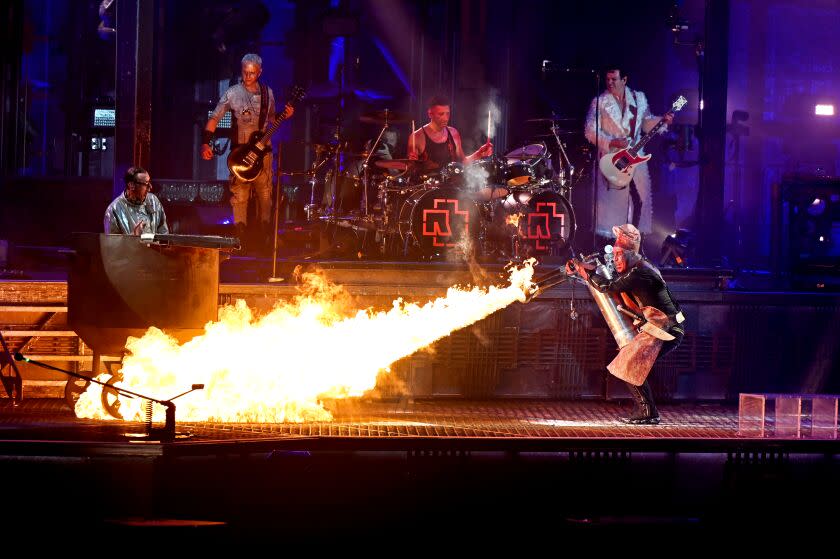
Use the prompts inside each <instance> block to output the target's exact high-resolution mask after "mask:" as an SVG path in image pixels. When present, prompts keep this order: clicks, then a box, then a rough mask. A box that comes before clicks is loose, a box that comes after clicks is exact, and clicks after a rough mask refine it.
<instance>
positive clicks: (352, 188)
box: [305, 110, 576, 261]
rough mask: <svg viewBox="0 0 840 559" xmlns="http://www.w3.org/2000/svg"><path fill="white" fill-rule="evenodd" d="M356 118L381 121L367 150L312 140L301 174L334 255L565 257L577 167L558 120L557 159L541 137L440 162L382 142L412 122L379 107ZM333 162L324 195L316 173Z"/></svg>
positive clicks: (310, 213) (310, 208) (314, 218)
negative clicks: (465, 159) (404, 154)
mask: <svg viewBox="0 0 840 559" xmlns="http://www.w3.org/2000/svg"><path fill="white" fill-rule="evenodd" d="M360 120H361V121H362V122H365V123H374V124H379V125H381V126H382V131H381V132H380V134H379V137H378V138H377V140H376V141H375V142H373V144H372V145H371V146H370V147H369V149H367V150H363V151H360V152H356V153H351V152H350V150H349V146H348V145H347V143H346V142H345V143H342V142H338V141H337V142H334V143H333V144H328V145H322V144H315V159H314V162H313V163H312V166H311V167H310V170H309V171H307V172H306V173H305V174H306V175H307V176H308V177H309V178H310V184H311V195H310V200H309V203H308V204H307V205H306V207H305V214H306V217H307V220H308V221H310V222H320V223H322V224H324V225H325V227H323V228H322V230H325V231H327V232H328V233H329V232H331V233H332V234H331V235H328V237H329V238H330V241H329V242H330V243H331V244H332V248H333V249H337V252H343V253H346V254H352V255H358V256H362V255H367V256H368V257H373V258H384V259H412V260H434V259H452V258H460V257H463V256H474V257H477V258H479V259H484V260H492V259H498V260H500V261H510V260H522V259H525V258H530V257H538V258H539V257H544V256H563V255H564V253H565V252H566V250H567V249H568V248H569V247H570V245H571V243H572V241H573V239H574V235H575V228H576V225H575V213H574V210H573V208H572V205H571V203H570V202H569V200H570V195H571V189H572V186H573V185H574V183H575V181H574V180H573V176H574V172H575V170H574V167H573V166H572V163H571V162H570V161H569V159H568V158H567V157H566V155H565V152H564V150H563V144H562V142H560V140H559V137H558V134H557V132H558V123H557V120H556V119H546V120H548V121H549V122H550V128H551V130H552V133H553V134H552V135H553V136H554V138H555V139H556V143H557V147H558V148H559V152H558V151H557V149H555V154H557V155H558V157H555V154H552V151H551V150H550V149H549V145H550V144H549V143H547V142H545V141H540V142H537V143H532V144H527V145H523V146H520V147H518V148H516V149H514V150H511V151H509V152H507V153H505V154H504V155H501V156H499V155H493V156H490V157H485V158H482V159H478V160H475V161H472V162H470V163H466V164H462V163H460V162H452V163H449V164H447V165H445V166H444V167H443V168H438V166H437V165H436V164H435V163H434V162H431V161H418V160H413V159H395V158H392V157H391V155H390V154H391V152H392V151H393V150H392V149H381V148H380V142H381V140H382V138H383V134H384V133H385V131H386V130H387V129H388V128H389V127H391V126H392V125H394V124H401V123H408V122H410V121H409V119H408V117H407V116H406V115H404V114H401V113H396V112H394V111H388V110H385V111H374V112H369V113H365V114H363V115H362V116H361V118H360ZM378 148H379V149H378ZM555 161H559V164H558V163H555ZM338 162H343V164H342V165H339V164H338ZM330 166H332V169H331V170H328V171H326V173H321V176H323V179H321V180H322V181H323V188H324V192H325V194H324V196H322V197H319V198H320V199H316V194H315V192H316V188H317V182H318V180H319V179H317V178H316V177H317V176H318V171H319V170H321V169H322V168H325V167H330ZM336 168H339V169H341V171H340V172H338V173H336V172H335V171H334V169H336Z"/></svg>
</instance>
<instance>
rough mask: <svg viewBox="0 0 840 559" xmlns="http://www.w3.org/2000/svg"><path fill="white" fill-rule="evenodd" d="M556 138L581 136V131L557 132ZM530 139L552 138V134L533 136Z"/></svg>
mask: <svg viewBox="0 0 840 559" xmlns="http://www.w3.org/2000/svg"><path fill="white" fill-rule="evenodd" d="M557 135H558V136H577V135H581V136H583V130H558V131H557ZM531 137H532V138H553V137H554V134H552V133H551V132H548V133H547V134H534V135H532V136H531Z"/></svg>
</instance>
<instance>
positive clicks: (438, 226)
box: [423, 198, 470, 247]
mask: <svg viewBox="0 0 840 559" xmlns="http://www.w3.org/2000/svg"><path fill="white" fill-rule="evenodd" d="M459 203H460V202H459V201H458V200H457V199H450V198H435V199H434V203H433V205H432V209H430V210H423V236H424V237H432V245H433V246H436V247H444V246H447V247H454V246H455V244H456V243H455V242H446V241H457V240H459V239H458V238H455V235H454V234H453V231H452V227H453V226H455V227H456V231H458V232H462V233H463V235H464V236H468V235H469V232H470V212H469V211H466V210H460V209H459ZM446 206H449V208H447V207H446ZM459 216H460V217H459ZM458 237H460V235H458Z"/></svg>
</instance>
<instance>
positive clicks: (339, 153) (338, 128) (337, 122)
mask: <svg viewBox="0 0 840 559" xmlns="http://www.w3.org/2000/svg"><path fill="white" fill-rule="evenodd" d="M336 77H337V79H338V116H336V118H335V135H334V138H335V141H336V147H335V163H334V165H333V175H332V183H333V184H332V203H331V204H330V205H331V210H332V215H331V217H332V218H335V216H336V214H337V213H338V208H336V207H335V199H336V197H337V196H338V195H339V192H338V185H339V182H338V173H339V171H340V170H341V156H342V154H343V153H344V146H343V142H342V140H341V120H342V119H343V118H344V65H343V64H339V65H338V75H337V76H336ZM341 203H342V204H343V203H344V202H343V201H341ZM342 209H343V208H342Z"/></svg>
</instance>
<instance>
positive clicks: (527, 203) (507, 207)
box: [502, 189, 577, 257]
mask: <svg viewBox="0 0 840 559" xmlns="http://www.w3.org/2000/svg"><path fill="white" fill-rule="evenodd" d="M502 207H503V208H504V213H505V214H506V218H505V219H506V221H507V223H508V224H510V225H512V226H514V227H516V228H517V230H518V237H519V243H520V247H521V248H520V251H519V252H520V256H523V257H529V256H547V255H552V256H557V255H561V254H562V253H563V252H564V251H565V250H566V249H567V248H569V247H570V246H571V243H572V241H573V240H574V238H575V230H576V228H577V225H576V224H575V212H574V210H573V209H572V205H571V204H570V203H569V201H568V200H567V199H566V198H565V197H564V196H562V195H560V194H558V193H557V192H555V191H554V190H549V189H543V190H535V191H530V192H529V191H519V192H515V193H513V194H511V195H510V196H508V197H507V198H506V199H505V200H504V202H503V204H502Z"/></svg>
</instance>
